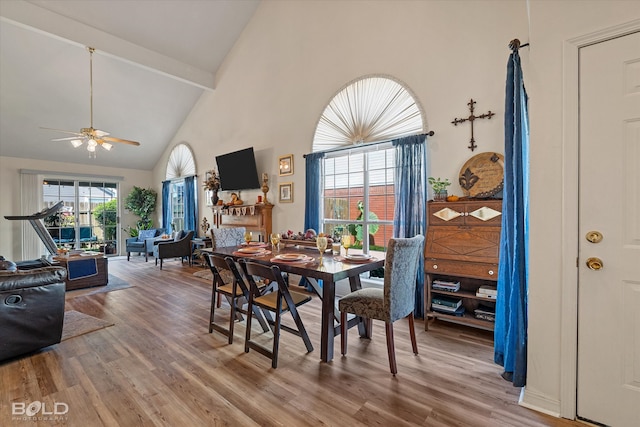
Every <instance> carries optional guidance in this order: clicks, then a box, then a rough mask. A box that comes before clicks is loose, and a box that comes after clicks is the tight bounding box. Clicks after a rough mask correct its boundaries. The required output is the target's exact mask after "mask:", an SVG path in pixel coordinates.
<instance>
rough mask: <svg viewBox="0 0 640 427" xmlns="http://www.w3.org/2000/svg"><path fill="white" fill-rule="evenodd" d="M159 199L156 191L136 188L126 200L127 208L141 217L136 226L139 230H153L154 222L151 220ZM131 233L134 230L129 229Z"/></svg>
mask: <svg viewBox="0 0 640 427" xmlns="http://www.w3.org/2000/svg"><path fill="white" fill-rule="evenodd" d="M157 198H158V193H156V191H155V190H154V189H152V188H140V187H136V186H134V187H133V189H132V190H131V192H130V193H129V195H128V196H127V198H126V199H125V201H124V203H125V204H124V206H125V208H127V209H128V210H130V211H131V212H133V213H134V214H135V215H138V216H139V217H140V220H139V221H138V222H137V224H136V225H137V229H138V230H149V229H150V228H152V226H153V220H152V219H151V214H152V213H153V212H154V211H155V209H156V200H157ZM131 231H132V229H129V234H131ZM136 235H137V234H136ZM132 237H133V235H132Z"/></svg>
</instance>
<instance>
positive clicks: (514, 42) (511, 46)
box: [509, 39, 529, 52]
mask: <svg viewBox="0 0 640 427" xmlns="http://www.w3.org/2000/svg"><path fill="white" fill-rule="evenodd" d="M525 46H529V43H525V44H520V40H518V39H513V40H511V41H510V42H509V49H511V50H512V51H514V52H515V51H516V50H518V49H520V48H521V47H525Z"/></svg>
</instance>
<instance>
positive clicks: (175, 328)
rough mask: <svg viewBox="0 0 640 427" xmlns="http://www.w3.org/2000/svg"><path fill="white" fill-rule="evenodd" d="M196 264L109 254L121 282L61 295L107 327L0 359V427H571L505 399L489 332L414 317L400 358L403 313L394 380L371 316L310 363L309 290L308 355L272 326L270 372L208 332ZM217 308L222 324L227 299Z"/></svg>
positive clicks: (315, 313)
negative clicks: (37, 408) (29, 409)
mask: <svg viewBox="0 0 640 427" xmlns="http://www.w3.org/2000/svg"><path fill="white" fill-rule="evenodd" d="M199 269H200V267H191V268H190V267H188V266H186V265H184V266H182V265H181V264H180V262H179V261H173V260H170V261H168V262H166V263H165V264H164V266H163V270H162V271H160V269H159V268H158V267H156V266H155V265H154V263H153V261H150V262H148V263H145V262H144V259H143V258H142V257H136V256H134V257H132V258H131V261H129V262H127V261H126V258H124V259H121V258H120V259H110V260H109V272H110V273H111V274H112V275H115V276H118V277H119V278H121V279H123V280H125V281H127V282H129V283H130V284H131V285H133V287H130V288H127V289H121V290H116V291H113V292H106V293H95V294H91V295H87V292H84V291H82V290H80V291H72V292H68V293H67V303H66V309H67V310H77V311H80V312H83V313H86V314H90V315H92V316H95V317H98V318H101V319H105V320H108V321H110V322H112V323H114V325H113V326H110V327H107V328H105V329H101V330H98V331H94V332H91V333H88V334H85V335H81V336H78V337H74V338H71V339H68V340H66V341H63V342H62V343H60V344H57V345H55V346H52V347H49V348H47V349H45V350H43V351H41V352H39V353H35V354H32V355H29V356H26V357H22V358H18V359H15V360H11V361H7V362H4V363H0V425H3V426H7V425H38V426H51V425H69V426H102V425H104V426H138V425H140V426H154V425H159V426H207V425H216V426H217V425H233V426H245V425H246V426H258V425H259V426H275V425H283V426H312V425H313V426H315V425H330V426H345V425H349V426H371V425H380V426H391V425H393V426H402V425H419V426H496V425H501V426H574V425H581V424H580V423H577V422H572V421H568V420H563V419H556V418H553V417H549V416H547V415H544V414H541V413H537V412H534V411H531V410H528V409H526V408H523V407H521V406H519V405H518V404H517V401H518V396H519V392H520V389H519V388H515V387H513V386H512V385H510V384H509V383H507V382H506V381H504V380H503V379H502V378H501V377H500V373H501V372H502V371H501V368H500V367H499V366H497V365H495V364H494V363H493V350H492V339H491V338H492V335H491V333H487V332H482V331H477V330H474V329H471V328H465V327H456V326H453V325H449V324H446V323H443V322H436V323H434V324H433V327H430V329H429V332H425V331H424V328H423V324H422V321H421V320H417V321H416V325H415V326H416V333H417V339H418V348H419V351H420V354H419V356H414V355H413V353H412V352H411V343H410V340H409V334H408V331H407V327H408V322H406V321H399V322H396V324H395V328H394V331H395V339H396V357H397V362H398V375H397V376H396V377H393V376H392V375H391V374H390V373H389V366H388V360H387V352H386V342H385V336H384V326H383V324H382V323H379V322H376V321H374V323H373V324H374V330H373V339H372V340H365V339H360V338H359V337H358V335H357V332H356V330H353V329H352V330H351V331H350V337H349V348H348V350H349V351H348V354H347V356H346V357H342V356H341V355H340V343H339V338H336V341H335V342H336V347H335V348H336V351H335V357H334V360H333V361H332V362H331V363H322V362H320V358H319V348H320V340H319V331H320V323H319V319H320V302H319V300H318V299H317V297H316V298H315V300H314V301H312V302H311V303H309V304H305V305H304V306H302V307H301V308H300V312H301V316H302V318H303V321H304V323H305V326H306V327H307V330H308V332H309V334H310V337H311V340H312V343H313V345H314V347H315V350H314V351H313V352H311V353H306V351H305V347H304V344H303V342H302V340H301V339H300V338H299V337H297V336H294V335H292V334H289V333H286V332H283V333H282V336H281V341H280V358H279V364H278V368H277V369H275V370H274V369H272V368H271V363H270V360H269V359H268V358H266V357H264V356H262V355H260V354H258V353H257V352H255V351H252V352H250V353H248V354H246V353H244V331H245V329H244V324H238V325H237V326H236V339H235V340H234V343H233V344H232V345H228V344H227V338H226V337H224V336H223V335H221V334H218V333H216V332H214V333H212V334H209V333H208V319H209V303H210V297H211V292H210V289H211V287H210V283H209V282H208V281H206V280H204V279H199V278H197V277H195V276H193V275H192V273H193V272H194V271H198V270H199ZM217 313H219V314H220V317H217V320H218V321H219V322H225V321H226V319H227V317H226V316H227V315H228V306H226V305H223V307H222V308H221V309H220V310H219V311H217ZM286 320H287V321H288V322H291V319H290V317H288V318H287V319H286ZM254 324H255V325H256V328H257V329H256V332H255V333H258V331H261V329H259V326H258V325H257V322H254ZM255 333H254V334H255ZM34 401H40V402H44V404H45V408H46V410H47V411H48V412H52V410H53V409H54V404H55V403H56V402H58V403H60V402H61V403H65V404H66V405H68V412H67V413H66V414H63V415H60V416H59V419H58V420H57V421H55V422H52V421H50V420H41V421H36V422H34V421H31V420H30V421H25V420H23V419H21V418H19V417H18V418H14V417H13V416H12V403H26V404H27V405H28V404H29V403H31V402H34ZM59 408H62V409H63V408H64V407H63V406H60V407H59ZM38 416H43V415H42V412H41V413H39V414H38ZM49 416H50V417H53V416H54V415H49Z"/></svg>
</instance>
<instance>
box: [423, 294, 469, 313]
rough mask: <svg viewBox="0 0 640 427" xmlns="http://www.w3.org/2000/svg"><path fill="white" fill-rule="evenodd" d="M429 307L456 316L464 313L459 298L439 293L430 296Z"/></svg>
mask: <svg viewBox="0 0 640 427" xmlns="http://www.w3.org/2000/svg"><path fill="white" fill-rule="evenodd" d="M431 309H432V310H433V311H437V312H440V313H447V314H454V315H456V316H462V315H463V314H464V307H463V306H462V300H461V299H458V298H449V297H443V296H440V295H437V296H434V297H433V298H431Z"/></svg>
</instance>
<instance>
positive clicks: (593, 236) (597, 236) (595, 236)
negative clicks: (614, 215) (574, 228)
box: [585, 231, 602, 243]
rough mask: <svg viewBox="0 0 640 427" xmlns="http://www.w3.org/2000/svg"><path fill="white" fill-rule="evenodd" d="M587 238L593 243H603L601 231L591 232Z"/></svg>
mask: <svg viewBox="0 0 640 427" xmlns="http://www.w3.org/2000/svg"><path fill="white" fill-rule="evenodd" d="M585 237H586V238H587V241H589V242H591V243H600V242H601V241H602V233H600V232H599V231H589V232H587V235H586V236H585Z"/></svg>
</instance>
